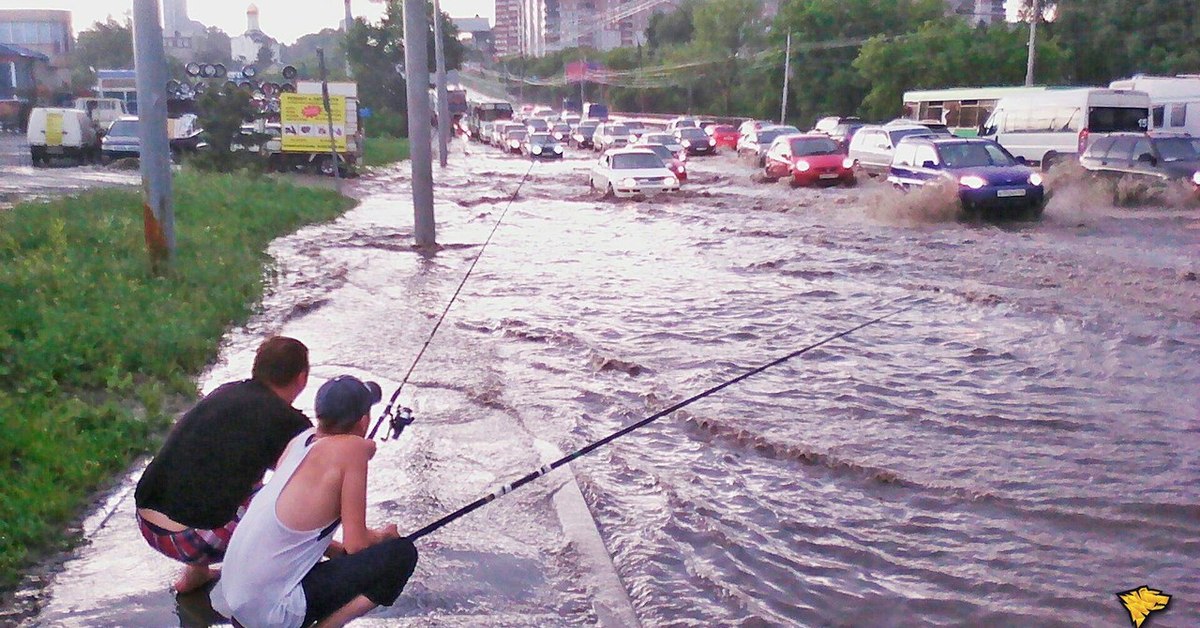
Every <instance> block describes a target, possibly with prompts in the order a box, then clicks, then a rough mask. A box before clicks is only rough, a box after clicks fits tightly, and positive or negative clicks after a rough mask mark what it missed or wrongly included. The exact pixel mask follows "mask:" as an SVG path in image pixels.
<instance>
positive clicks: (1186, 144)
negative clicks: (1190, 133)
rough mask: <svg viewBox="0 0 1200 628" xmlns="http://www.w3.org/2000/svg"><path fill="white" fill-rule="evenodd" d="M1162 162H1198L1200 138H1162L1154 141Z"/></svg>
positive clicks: (1199, 159)
mask: <svg viewBox="0 0 1200 628" xmlns="http://www.w3.org/2000/svg"><path fill="white" fill-rule="evenodd" d="M1154 147H1155V148H1157V149H1158V154H1159V156H1161V157H1162V160H1163V161H1200V138H1197V137H1164V138H1159V139H1156V140H1154Z"/></svg>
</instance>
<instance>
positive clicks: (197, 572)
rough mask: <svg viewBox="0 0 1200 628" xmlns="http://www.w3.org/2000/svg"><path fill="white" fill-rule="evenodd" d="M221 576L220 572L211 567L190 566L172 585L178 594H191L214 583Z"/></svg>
mask: <svg viewBox="0 0 1200 628" xmlns="http://www.w3.org/2000/svg"><path fill="white" fill-rule="evenodd" d="M220 575H221V572H220V571H217V570H216V569H213V568H212V567H209V566H207V565H206V566H203V567H198V566H195V565H188V566H187V567H184V568H183V574H182V575H180V576H179V579H178V580H176V581H175V584H173V585H171V588H172V589H175V592H176V593H191V592H192V591H195V590H196V589H199V588H200V587H203V586H204V585H206V584H208V583H209V582H212V581H213V580H215V579H216V578H217V577H219V576H220Z"/></svg>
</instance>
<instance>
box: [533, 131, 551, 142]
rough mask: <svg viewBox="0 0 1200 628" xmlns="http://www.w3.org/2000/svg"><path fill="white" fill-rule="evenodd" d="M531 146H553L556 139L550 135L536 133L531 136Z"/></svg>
mask: <svg viewBox="0 0 1200 628" xmlns="http://www.w3.org/2000/svg"><path fill="white" fill-rule="evenodd" d="M529 143H530V144H553V143H554V138H553V137H551V136H550V134H549V133H534V134H533V135H530V136H529Z"/></svg>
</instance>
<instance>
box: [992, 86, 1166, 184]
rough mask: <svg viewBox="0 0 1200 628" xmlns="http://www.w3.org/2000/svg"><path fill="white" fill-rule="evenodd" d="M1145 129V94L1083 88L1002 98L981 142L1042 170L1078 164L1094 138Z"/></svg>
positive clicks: (1147, 100) (1147, 113)
mask: <svg viewBox="0 0 1200 628" xmlns="http://www.w3.org/2000/svg"><path fill="white" fill-rule="evenodd" d="M1149 127H1150V96H1149V95H1148V94H1147V93H1146V92H1139V91H1130V90H1122V89H1106V88H1099V87H1097V88H1088V87H1082V88H1076V89H1061V90H1046V91H1043V92H1040V93H1033V94H1025V95H1021V96H1008V97H1005V98H1002V99H1001V100H1000V101H998V102H997V103H996V108H995V110H994V111H992V115H991V116H990V117H988V119H987V121H986V122H984V123H983V126H982V127H980V129H979V136H980V137H985V138H988V139H993V140H995V141H997V142H999V143H1000V145H1001V146H1003V147H1004V148H1005V149H1007V150H1008V152H1010V153H1012V154H1013V155H1014V156H1016V157H1021V158H1024V159H1025V161H1027V162H1029V163H1031V164H1041V166H1042V169H1043V170H1046V169H1049V167H1050V165H1051V164H1053V163H1056V162H1058V161H1063V160H1067V159H1077V158H1078V157H1079V155H1081V154H1083V152H1084V151H1085V150H1087V147H1088V144H1089V143H1090V142H1091V140H1092V138H1094V137H1095V136H1097V135H1102V134H1106V133H1145V132H1146V131H1148V130H1149Z"/></svg>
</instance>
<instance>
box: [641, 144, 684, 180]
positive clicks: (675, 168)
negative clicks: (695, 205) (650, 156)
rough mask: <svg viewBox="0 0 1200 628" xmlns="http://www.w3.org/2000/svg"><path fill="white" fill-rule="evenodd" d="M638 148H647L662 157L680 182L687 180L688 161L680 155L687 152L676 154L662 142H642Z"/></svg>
mask: <svg viewBox="0 0 1200 628" xmlns="http://www.w3.org/2000/svg"><path fill="white" fill-rule="evenodd" d="M638 148H647V149H649V150H650V151H651V152H653V153H654V154H655V155H658V156H659V157H661V158H662V160H663V163H664V164H666V166H667V169H668V170H670V171H671V173H672V174H674V175H675V178H677V179H679V182H680V183H683V182H684V181H687V163H685V162H684V160H682V159H680V158H679V157H680V155H682V156H684V157H686V156H687V153H680V155H676V154H675V153H672V152H671V149H669V148H667V147H666V146H663V145H662V144H641V145H639V146H638Z"/></svg>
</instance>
